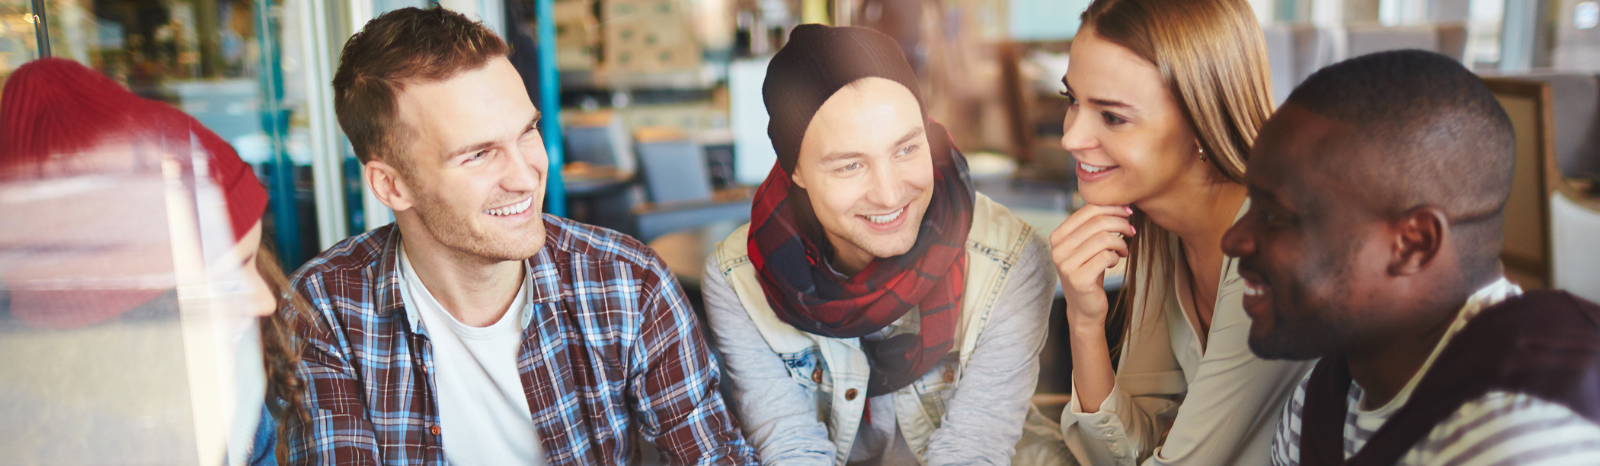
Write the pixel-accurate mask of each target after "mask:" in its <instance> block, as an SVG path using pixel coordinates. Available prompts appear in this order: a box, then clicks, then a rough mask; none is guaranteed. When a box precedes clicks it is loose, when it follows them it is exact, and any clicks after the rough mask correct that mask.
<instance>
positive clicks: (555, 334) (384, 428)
mask: <svg viewBox="0 0 1600 466" xmlns="http://www.w3.org/2000/svg"><path fill="white" fill-rule="evenodd" d="M545 235H546V237H545V245H544V248H542V249H541V250H540V251H539V254H538V255H536V256H534V257H532V258H530V259H529V260H528V267H529V270H530V273H531V274H532V275H533V280H532V283H533V287H532V289H530V290H529V301H530V302H529V303H528V306H529V309H528V312H527V313H525V314H524V316H523V318H524V321H525V322H526V323H528V324H529V325H526V326H525V330H524V331H523V343H522V346H521V349H520V350H519V351H520V355H519V357H518V370H519V372H520V373H521V375H522V385H523V389H524V391H525V393H526V394H527V396H528V409H529V411H530V413H531V414H532V416H533V423H534V428H535V430H536V431H537V434H538V437H539V440H540V441H541V446H542V447H543V448H544V453H545V457H546V460H547V461H548V462H549V464H551V465H602V464H603V465H612V464H635V463H638V461H639V458H638V456H639V455H638V448H637V445H635V442H636V441H637V440H638V439H642V440H644V441H647V442H651V443H653V444H654V445H656V447H657V449H659V450H660V451H661V454H662V457H663V460H664V462H665V463H666V464H674V465H677V464H755V463H756V462H755V453H754V451H753V450H752V449H751V448H750V446H749V445H747V444H746V443H745V441H744V439H743V437H742V436H741V435H740V433H739V427H738V424H737V423H736V421H735V420H734V419H733V417H732V416H731V415H730V414H729V413H728V410H727V408H726V407H725V405H724V404H723V400H722V397H721V395H719V393H718V391H717V387H718V374H717V368H716V364H715V362H714V361H713V360H712V356H711V354H710V352H709V350H708V349H707V347H706V343H705V340H704V339H703V337H702V336H701V334H700V331H699V323H698V321H697V320H696V318H695V314H694V311H693V310H692V309H691V308H690V307H689V303H688V301H686V300H685V298H684V295H683V291H682V289H680V288H679V286H678V282H677V280H676V279H675V278H674V277H673V275H672V273H671V272H670V271H668V270H667V267H666V266H665V265H664V264H663V263H662V262H661V260H660V258H659V257H657V256H656V254H655V252H654V251H651V250H650V249H648V248H647V247H645V246H644V245H643V244H640V243H639V242H638V241H636V240H634V239H633V238H630V237H627V236H624V235H622V234H619V233H616V232H613V231H610V230H605V229H601V228H597V227H592V226H588V225H583V224H579V223H576V222H572V221H568V220H565V219H561V218H558V217H552V216H545ZM399 244H400V230H399V229H398V228H397V227H395V226H394V225H392V224H391V225H388V226H385V227H382V228H379V229H377V230H373V231H372V232H369V233H367V234H364V235H360V236H356V237H353V238H349V239H346V240H344V241H341V242H340V243H339V244H337V245H334V246H333V247H332V248H330V249H328V250H327V251H324V252H323V253H322V254H321V255H319V256H317V257H316V258H315V259H312V260H311V261H310V262H309V263H307V264H306V265H305V266H304V267H301V268H300V270H299V271H297V272H295V274H294V276H293V277H291V279H290V281H291V282H292V285H293V287H294V289H295V290H296V292H298V293H301V294H302V295H303V296H305V298H306V299H307V300H308V301H309V302H311V304H312V306H313V307H314V308H315V309H316V310H317V313H318V314H319V315H320V319H316V320H317V321H316V322H312V323H309V324H306V325H305V326H303V327H302V328H300V329H298V332H299V334H300V335H302V336H304V337H306V340H307V341H308V343H307V348H306V349H305V354H304V356H303V361H302V362H301V364H300V366H299V368H298V370H297V372H298V374H299V375H300V377H301V378H302V380H305V381H306V383H307V388H306V392H305V395H304V400H303V401H304V404H305V406H306V410H307V411H308V412H309V413H310V417H311V419H309V421H310V422H301V421H298V420H293V419H291V420H288V421H289V423H290V428H291V434H292V435H291V439H289V444H290V446H291V453H290V458H289V463H290V464H340V465H344V464H361V465H366V464H380V463H381V464H387V465H443V464H445V457H446V455H447V453H446V452H445V451H444V450H443V447H442V445H441V439H442V437H441V436H440V435H441V432H442V430H441V429H442V427H443V426H440V425H439V413H438V403H437V401H436V400H435V398H434V396H435V395H434V393H433V390H434V389H433V386H434V385H433V381H432V378H431V377H430V373H431V371H430V369H432V368H433V357H432V350H431V349H430V347H429V343H428V339H427V337H426V335H424V334H422V333H419V332H417V331H416V330H415V329H414V328H413V327H412V323H411V322H410V321H409V320H408V318H407V314H406V312H405V303H404V302H403V301H402V296H401V292H400V286H399V284H400V281H401V277H400V274H399V273H398V271H397V269H396V261H398V260H399V256H398V252H399V251H398V247H399ZM530 319H531V322H528V320H530ZM636 434H637V435H636Z"/></svg>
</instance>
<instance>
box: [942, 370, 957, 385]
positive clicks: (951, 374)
mask: <svg viewBox="0 0 1600 466" xmlns="http://www.w3.org/2000/svg"><path fill="white" fill-rule="evenodd" d="M955 381H956V371H955V369H945V370H944V383H955Z"/></svg>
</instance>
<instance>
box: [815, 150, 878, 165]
mask: <svg viewBox="0 0 1600 466" xmlns="http://www.w3.org/2000/svg"><path fill="white" fill-rule="evenodd" d="M866 156H867V154H863V153H860V152H834V153H831V154H828V155H825V156H823V157H822V161H820V162H818V163H821V164H824V165H826V164H830V163H834V162H838V161H841V160H847V159H855V158H861V157H866Z"/></svg>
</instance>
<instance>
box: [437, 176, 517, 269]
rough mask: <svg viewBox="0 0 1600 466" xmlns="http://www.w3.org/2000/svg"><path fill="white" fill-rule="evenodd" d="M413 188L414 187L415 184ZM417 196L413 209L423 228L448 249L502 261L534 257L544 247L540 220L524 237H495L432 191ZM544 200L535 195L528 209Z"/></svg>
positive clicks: (469, 216) (468, 215)
mask: <svg viewBox="0 0 1600 466" xmlns="http://www.w3.org/2000/svg"><path fill="white" fill-rule="evenodd" d="M412 185H413V186H416V184H415V183H413V184H412ZM416 193H417V202H416V203H415V205H413V206H412V208H414V209H416V211H417V217H418V218H419V219H421V220H422V226H423V227H424V228H427V229H428V234H431V235H433V238H434V240H436V241H438V242H439V244H442V245H444V246H445V247H447V248H450V249H453V250H456V251H458V252H461V253H464V254H468V255H472V256H477V257H480V258H483V259H486V260H489V261H499V262H503V261H514V260H525V259H528V258H529V257H533V255H534V254H538V253H539V249H540V248H541V247H542V246H543V245H544V238H543V237H544V222H543V220H542V219H540V220H535V221H533V222H532V228H530V230H531V231H529V232H528V236H527V237H522V236H520V235H517V236H513V237H511V238H495V237H494V236H493V235H491V234H490V233H489V232H487V231H484V230H485V229H484V228H482V225H481V224H480V223H478V222H476V221H474V220H475V219H473V218H471V215H472V214H467V215H459V214H457V213H456V212H455V211H454V210H451V209H450V208H449V207H448V204H447V203H445V202H444V200H443V199H441V198H440V197H439V196H437V195H435V194H434V193H433V192H431V191H427V190H422V189H419V190H416ZM543 201H544V196H541V195H535V196H534V200H533V202H534V204H535V205H534V206H530V207H528V208H529V209H537V208H538V206H539V205H540V204H539V203H541V202H543Z"/></svg>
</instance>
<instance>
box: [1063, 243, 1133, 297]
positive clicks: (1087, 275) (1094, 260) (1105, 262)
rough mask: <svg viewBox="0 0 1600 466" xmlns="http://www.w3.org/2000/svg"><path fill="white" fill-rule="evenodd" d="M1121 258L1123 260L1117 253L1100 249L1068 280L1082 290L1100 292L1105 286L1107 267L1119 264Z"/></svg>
mask: <svg viewBox="0 0 1600 466" xmlns="http://www.w3.org/2000/svg"><path fill="white" fill-rule="evenodd" d="M1119 260H1122V256H1118V255H1117V254H1116V253H1113V252H1111V251H1100V252H1099V253H1098V254H1095V255H1094V256H1093V257H1091V258H1089V261H1088V262H1086V263H1084V266H1083V267H1080V268H1078V270H1075V271H1073V272H1072V274H1071V276H1070V278H1068V281H1071V282H1072V286H1073V287H1074V288H1076V289H1077V290H1079V291H1080V292H1091V291H1094V292H1100V291H1102V290H1103V289H1104V286H1105V285H1104V283H1105V274H1106V269H1109V268H1111V267H1113V266H1115V265H1117V261H1119Z"/></svg>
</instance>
